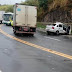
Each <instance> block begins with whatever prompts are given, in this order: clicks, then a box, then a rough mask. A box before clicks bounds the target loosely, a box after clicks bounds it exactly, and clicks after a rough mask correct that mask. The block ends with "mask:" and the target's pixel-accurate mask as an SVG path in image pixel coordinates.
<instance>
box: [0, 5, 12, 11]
mask: <svg viewBox="0 0 72 72" xmlns="http://www.w3.org/2000/svg"><path fill="white" fill-rule="evenodd" d="M0 10H3V11H5V12H13V5H2V6H0Z"/></svg>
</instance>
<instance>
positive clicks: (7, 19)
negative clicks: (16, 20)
mask: <svg viewBox="0 0 72 72" xmlns="http://www.w3.org/2000/svg"><path fill="white" fill-rule="evenodd" d="M3 19H4V20H5V21H9V20H10V19H11V20H13V15H12V14H4V16H3Z"/></svg>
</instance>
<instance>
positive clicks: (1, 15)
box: [0, 11, 5, 23]
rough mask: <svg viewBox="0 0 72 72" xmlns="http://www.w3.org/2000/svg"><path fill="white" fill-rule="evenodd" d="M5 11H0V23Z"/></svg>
mask: <svg viewBox="0 0 72 72" xmlns="http://www.w3.org/2000/svg"><path fill="white" fill-rule="evenodd" d="M4 13H5V11H0V23H2V21H3V14H4Z"/></svg>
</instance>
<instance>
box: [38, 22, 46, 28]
mask: <svg viewBox="0 0 72 72" xmlns="http://www.w3.org/2000/svg"><path fill="white" fill-rule="evenodd" d="M37 28H43V29H45V28H46V25H45V24H42V23H41V22H37Z"/></svg>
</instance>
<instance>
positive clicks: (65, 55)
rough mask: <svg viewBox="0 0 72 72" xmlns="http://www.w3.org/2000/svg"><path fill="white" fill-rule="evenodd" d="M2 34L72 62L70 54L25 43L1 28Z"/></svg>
mask: <svg viewBox="0 0 72 72" xmlns="http://www.w3.org/2000/svg"><path fill="white" fill-rule="evenodd" d="M0 32H1V33H2V34H4V35H5V36H7V37H9V38H12V39H14V40H16V41H18V42H21V43H23V44H26V45H28V46H32V47H34V48H37V49H40V50H43V51H46V52H49V53H52V54H55V55H58V56H61V57H65V58H68V59H70V60H72V56H71V55H68V54H64V53H61V52H58V51H55V50H51V49H48V48H45V47H42V46H39V45H36V44H33V43H30V42H27V41H24V40H21V39H19V38H16V37H14V36H12V35H10V34H7V33H6V32H4V31H3V30H2V29H1V28H0Z"/></svg>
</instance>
